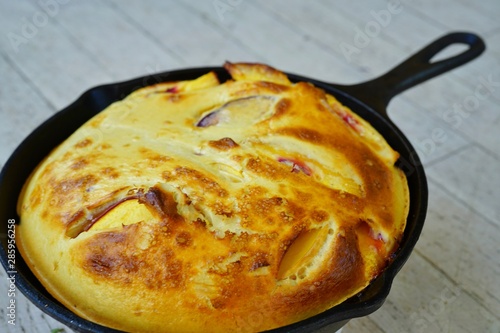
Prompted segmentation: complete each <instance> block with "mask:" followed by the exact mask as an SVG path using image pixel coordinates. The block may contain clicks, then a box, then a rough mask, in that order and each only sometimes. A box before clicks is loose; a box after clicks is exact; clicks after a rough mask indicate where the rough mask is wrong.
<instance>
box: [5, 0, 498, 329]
mask: <svg viewBox="0 0 500 333" xmlns="http://www.w3.org/2000/svg"><path fill="white" fill-rule="evenodd" d="M220 3H223V4H224V5H226V6H224V8H225V10H221V7H220V6H219V7H218V6H217V4H220ZM391 6H392V7H391ZM394 6H396V7H394ZM391 8H392V9H393V12H389V9H391ZM387 13H390V14H387ZM499 13H500V2H499V1H497V0H488V1H481V2H471V1H467V0H443V1H438V2H437V1H431V0H413V1H410V0H403V1H400V2H398V1H383V0H377V1H372V0H359V1H336V2H334V1H328V0H321V1H317V2H306V1H299V0H279V1H264V0H259V1H229V0H220V1H184V2H180V1H160V0H156V1H121V0H107V1H97V0H92V1H74V0H31V1H9V0H0V29H1V31H2V37H1V38H0V119H1V120H0V166H3V165H4V164H5V162H6V161H7V159H8V157H9V156H10V154H11V153H12V152H13V150H14V149H15V147H17V145H18V144H19V143H20V142H21V141H22V140H23V138H24V137H26V136H27V135H28V134H29V133H30V132H31V131H32V130H33V129H34V128H36V126H38V125H39V124H40V123H41V122H42V121H43V120H45V119H46V118H48V117H49V116H50V115H52V114H54V113H55V112H57V111H58V110H60V109H61V108H63V107H64V106H66V105H68V104H69V103H71V102H72V101H73V100H75V99H76V98H77V97H78V96H79V95H80V94H81V93H83V92H84V91H85V90H87V89H89V88H91V87H93V86H96V85H99V84H103V83H109V82H114V81H117V80H125V79H128V78H133V77H136V76H142V75H148V74H154V73H156V72H160V71H164V70H169V69H175V68H181V67H201V66H212V65H220V64H222V63H223V62H224V61H225V60H230V61H259V62H266V63H268V64H270V65H273V66H276V67H278V68H279V69H282V70H285V71H289V72H294V73H297V74H302V75H305V76H310V77H316V78H318V79H321V80H325V81H329V82H336V83H356V82H362V81H365V80H368V79H370V78H373V77H375V76H377V75H380V74H382V73H384V72H386V71H387V70H389V69H390V68H391V67H393V66H394V65H396V64H397V63H399V62H400V61H402V60H404V59H405V58H406V57H407V56H409V55H410V54H411V53H413V52H416V51H418V49H419V48H421V47H422V46H424V45H426V44H427V43H429V42H431V41H432V40H433V39H435V38H437V37H438V36H441V35H443V34H445V33H448V32H450V31H456V30H461V31H463V30H470V31H473V32H477V33H479V34H480V35H481V36H482V37H483V38H484V39H485V41H486V43H487V51H486V53H485V54H484V55H483V56H481V57H480V58H479V59H477V60H475V61H474V62H472V63H470V64H467V65H465V66H463V67H461V68H458V69H456V70H454V71H452V72H450V73H446V74H445V75H443V76H440V77H438V78H435V79H433V80H430V81H429V82H426V83H425V84H421V85H419V86H418V87H415V88H413V89H411V90H409V91H407V92H404V93H402V94H401V95H399V96H397V97H395V98H394V100H393V101H391V104H390V105H389V108H388V111H389V114H390V116H391V118H392V119H393V120H394V122H395V123H396V124H397V125H398V126H399V127H400V128H401V129H402V130H403V131H404V132H405V133H406V134H407V136H408V138H409V139H410V141H412V143H413V145H414V146H415V148H416V149H417V150H418V151H419V154H420V156H421V157H422V161H423V163H424V166H425V167H426V170H427V174H428V178H429V190H430V197H429V210H428V217H427V220H426V225H425V227H424V231H423V233H422V236H421V238H420V240H419V243H418V244H417V246H416V249H415V251H414V253H413V254H412V256H411V258H410V259H409V261H408V263H407V264H406V265H405V266H404V268H403V269H402V271H401V272H400V273H399V274H398V276H397V278H396V280H395V282H394V285H393V288H392V290H391V293H390V295H389V297H388V299H387V301H386V303H385V304H384V306H383V307H382V308H381V309H380V310H378V311H376V312H375V313H374V314H372V315H370V316H367V317H364V318H358V319H353V320H352V321H351V322H349V323H348V324H347V325H346V326H345V327H344V329H343V332H344V333H354V332H356V333H365V332H366V333H368V332H377V333H384V332H385V333H391V332H487V333H498V332H500V279H499V276H500V245H499V243H500V210H499V208H498V207H499V206H498V202H500V172H499V171H500V145H499V142H500V130H499V128H500V110H499V109H500V108H499V106H500V93H499V92H500V69H499V68H500V66H499V65H500V21H499V20H498V14H499ZM384 15H385V16H384ZM367 29H372V30H367ZM362 34H364V35H368V37H366V36H365V40H364V43H360V42H363V38H362V37H360V36H361V35H362ZM346 45H350V46H353V47H355V48H356V52H354V53H346V50H345V46H346ZM450 52H453V49H451V50H450V51H449V52H448V53H446V54H448V55H449V54H451V53H450ZM454 52H459V51H457V50H456V49H455V51H454ZM478 92H479V93H478ZM481 93H482V94H481ZM460 110H461V111H460ZM0 223H6V221H0ZM3 237H5V236H3ZM8 292H9V282H8V279H7V275H6V273H5V271H4V270H0V295H1V296H0V332H12V333H18V332H33V333H42V332H43V333H47V332H50V330H51V329H57V328H64V329H65V332H71V330H70V329H68V328H67V327H65V326H64V325H63V324H61V323H59V322H57V321H56V320H54V319H52V318H51V317H50V316H48V315H46V314H45V313H44V312H43V311H41V310H39V309H38V308H36V307H35V306H33V305H32V304H31V303H30V302H29V301H27V300H26V298H25V297H24V296H23V295H22V294H21V293H20V292H19V291H17V293H16V295H15V300H16V305H17V307H16V325H15V326H13V325H10V324H8V322H7V321H8V317H7V314H8V309H7V305H8V302H9V299H10V297H9V296H8Z"/></svg>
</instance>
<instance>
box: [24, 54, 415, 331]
mask: <svg viewBox="0 0 500 333" xmlns="http://www.w3.org/2000/svg"><path fill="white" fill-rule="evenodd" d="M225 68H226V69H227V70H228V71H229V73H230V74H231V75H232V77H233V79H234V80H230V81H228V82H226V83H224V84H219V83H218V82H217V79H216V77H215V75H214V74H213V73H209V74H207V75H205V76H202V77H200V78H199V79H196V80H192V81H181V82H170V83H162V84H158V85H154V86H151V87H146V88H143V89H140V90H138V91H136V92H134V93H133V94H131V95H130V96H129V97H127V98H126V99H125V100H123V101H121V102H117V103H115V104H113V105H111V106H110V107H109V108H107V109H106V110H105V111H103V112H101V113H100V114H98V115H97V116H95V117H94V118H93V119H91V120H90V121H89V122H87V123H86V124H85V125H84V126H82V127H81V128H80V129H79V130H77V131H76V132H75V133H74V134H73V135H72V136H71V137H70V138H69V139H68V140H67V141H65V142H64V143H63V144H61V145H60V146H59V147H58V148H57V149H55V150H54V151H53V152H52V153H51V154H50V156H48V157H47V158H46V159H45V160H44V161H43V162H42V163H41V164H40V166H39V167H38V168H37V170H35V172H34V173H33V175H32V176H31V177H30V179H29V181H28V182H27V183H26V185H25V189H24V191H23V194H22V196H21V197H20V203H19V213H20V216H21V224H20V225H19V228H18V237H19V240H18V243H19V246H20V250H21V253H22V254H23V256H24V258H25V259H26V261H27V263H28V265H29V266H30V267H31V268H32V270H33V271H34V273H35V274H36V275H37V276H38V278H39V279H40V280H41V281H42V283H43V284H44V285H45V286H46V287H47V289H48V290H49V291H50V292H51V293H52V294H53V295H54V296H55V297H56V298H57V299H59V300H60V301H61V302H62V303H63V304H65V305H66V306H67V307H68V308H70V309H72V310H73V311H74V312H75V313H77V314H79V315H81V316H83V317H84V318H88V319H89V320H92V321H95V322H98V323H100V324H103V325H107V326H110V327H114V328H119V329H122V330H127V331H137V332H182V331H186V332H188V331H203V332H217V331H220V332H226V331H249V332H251V331H261V330H265V329H270V328H274V327H278V326H283V325H286V324H290V323H292V322H296V321H299V320H301V319H304V318H307V317H309V316H312V315H314V314H317V313H319V312H321V311H324V310H326V309H328V308H330V307H332V306H334V305H336V304H338V303H340V302H342V301H344V300H345V299H347V298H349V297H351V296H352V295H354V294H356V293H358V292H359V291H361V290H362V289H363V288H365V287H366V286H367V285H368V284H369V283H370V281H371V280H372V279H373V278H374V277H375V276H377V275H378V274H379V273H380V272H381V270H382V269H383V268H384V267H385V265H386V264H387V261H388V260H389V258H390V256H391V254H392V253H393V252H394V251H395V249H396V248H397V244H398V242H399V240H400V238H401V235H402V232H403V230H404V226H405V221H406V215H407V211H408V200H409V199H408V189H407V185H406V179H405V176H404V174H403V173H402V172H401V171H400V170H399V169H397V168H396V167H395V166H394V163H395V161H396V160H397V158H398V154H397V153H396V152H394V151H393V150H392V149H391V148H390V147H389V146H388V145H387V143H386V142H385V140H384V139H383V138H382V137H381V136H380V134H379V133H377V132H376V131H375V130H374V129H373V128H372V127H371V126H370V125H369V124H368V123H366V122H365V121H364V120H363V119H361V118H359V117H358V116H357V115H356V114H354V113H352V112H351V111H350V110H349V109H347V108H345V107H344V106H342V105H341V104H340V103H338V101H336V100H335V98H333V97H332V96H330V95H327V94H325V92H324V91H322V90H320V89H318V88H315V87H314V86H312V85H311V84H309V83H304V82H299V83H295V84H292V83H291V82H290V81H289V80H288V78H287V77H286V75H285V74H283V73H281V72H279V71H277V70H276V69H273V68H271V67H269V66H266V65H261V64H230V63H226V64H225Z"/></svg>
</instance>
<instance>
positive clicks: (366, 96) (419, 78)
mask: <svg viewBox="0 0 500 333" xmlns="http://www.w3.org/2000/svg"><path fill="white" fill-rule="evenodd" d="M457 44H459V45H465V46H466V47H467V48H466V50H465V51H463V52H461V53H459V54H456V55H452V56H450V57H447V58H445V59H442V58H441V57H439V58H438V57H437V55H438V54H439V53H441V52H442V51H443V50H445V49H447V48H448V47H450V46H456V45H457ZM485 49H486V45H485V43H484V41H483V40H482V38H481V37H479V36H478V35H476V34H474V33H470V32H453V33H449V34H447V35H444V36H442V37H440V38H438V39H436V40H435V41H433V42H432V43H430V44H428V45H427V46H425V47H424V48H422V49H421V50H420V51H418V52H417V53H415V54H413V55H412V56H410V57H409V58H408V59H406V60H405V61H403V62H402V63H400V64H399V65H397V66H396V67H394V68H393V69H391V70H389V71H388V72H387V73H385V74H383V75H381V76H379V77H377V78H375V79H372V80H369V81H366V82H363V83H359V84H355V85H337V84H329V85H330V86H333V87H334V88H336V89H339V90H342V91H344V92H346V93H348V94H350V95H351V96H352V97H355V98H357V99H359V100H360V101H362V102H364V103H365V104H366V105H368V106H369V107H371V108H373V109H374V110H375V111H377V112H378V113H380V114H381V115H382V116H384V117H385V118H388V116H387V110H386V109H387V105H388V104H389V102H390V100H391V99H392V98H393V97H394V96H396V95H398V94H399V93H401V92H403V91H405V90H407V89H409V88H412V87H414V86H416V85H417V84H420V83H422V82H424V81H427V80H429V79H431V78H433V77H436V76H438V75H440V74H443V73H445V72H448V71H450V70H452V69H454V68H456V67H459V66H461V65H463V64H465V63H467V62H469V61H471V60H473V59H475V58H477V57H478V56H479V55H480V54H481V53H483V51H484V50H485ZM435 59H436V60H435Z"/></svg>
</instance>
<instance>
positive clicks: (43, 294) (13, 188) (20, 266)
mask: <svg viewBox="0 0 500 333" xmlns="http://www.w3.org/2000/svg"><path fill="white" fill-rule="evenodd" d="M453 44H465V45H467V46H468V48H467V49H466V50H465V51H463V52H462V53H460V54H458V55H455V56H452V57H449V58H447V59H445V60H440V61H436V62H432V58H433V57H434V56H435V55H436V54H438V53H439V52H440V51H442V50H443V49H445V48H446V47H448V46H450V45H453ZM484 49H485V45H484V42H483V41H482V40H481V38H480V37H478V36H476V35H474V34H471V33H464V32H457V33H451V34H448V35H445V36H443V37H441V38H439V39H437V40H436V41H434V42H432V43H431V44H429V45H428V46H426V47H425V48H423V49H422V50H421V51H419V52H418V53H416V54H414V55H413V56H411V57H410V58H408V59H407V60H406V61H404V62H403V63H401V64H400V65H398V66H397V67H395V68H393V69H392V70H390V71H389V72H387V73H386V74H384V75H382V76H380V77H378V78H376V79H374V80H371V81H367V82H364V83H360V84H356V85H351V86H343V85H337V84H330V83H325V82H321V81H318V80H314V79H310V78H307V77H302V76H299V75H293V74H288V76H289V78H290V79H291V80H292V81H309V82H311V83H313V84H314V85H316V86H318V87H321V88H323V89H324V90H326V91H327V92H328V93H331V94H332V95H334V96H335V97H336V98H337V99H338V100H340V102H342V103H343V104H344V105H346V106H348V107H349V108H351V109H352V110H353V111H354V112H356V113H357V114H359V115H360V116H361V117H363V118H364V119H365V120H367V121H368V122H370V123H371V124H372V125H373V126H374V127H375V128H376V129H377V130H378V131H379V132H380V133H381V134H382V135H383V136H384V137H385V139H386V140H387V141H388V143H389V144H390V145H391V146H392V147H393V148H394V149H395V150H396V151H398V152H399V153H400V155H401V157H400V159H399V161H398V164H399V166H400V168H401V169H402V170H403V171H404V172H405V173H406V176H407V179H408V186H409V189H410V210H409V215H408V220H407V227H406V230H405V233H404V236H403V239H402V241H401V245H400V248H399V249H398V251H397V253H396V254H395V256H394V259H393V261H392V262H391V263H390V265H389V266H388V267H387V269H386V270H385V271H384V272H383V273H382V274H381V275H380V276H378V277H377V278H376V279H375V280H374V281H373V282H372V283H371V284H370V285H369V286H368V287H367V288H366V289H365V290H364V291H363V292H361V293H360V294H358V295H356V296H354V297H352V298H350V299H349V300H347V301H345V302H344V303H342V304H340V305H338V306H336V307H334V308H332V309H330V310H328V311H325V312H324V313H321V314H319V315H316V316H314V317H312V318H309V319H306V320H303V321H301V322H298V323H295V324H292V325H288V326H286V327H282V328H279V329H274V330H271V331H270V332H311V331H316V330H319V329H321V328H323V327H326V326H328V328H329V331H334V330H337V329H339V328H341V327H342V326H343V325H345V324H346V323H347V321H348V320H349V319H351V318H356V317H361V316H366V315H368V314H370V313H372V312H374V311H375V310H377V309H378V308H380V307H381V306H382V304H383V303H384V301H385V299H386V297H387V295H388V293H389V290H390V287H391V284H392V281H393V279H394V277H395V275H396V274H397V273H398V272H399V270H400V269H401V267H402V265H403V264H404V263H405V262H406V260H407V259H408V257H409V256H410V253H411V251H412V249H413V247H414V246H415V243H416V242H417V240H418V238H419V236H420V232H421V230H422V227H423V223H424V219H425V215H426V210H427V182H426V178H425V174H424V170H423V168H422V164H421V162H420V160H419V158H418V156H417V154H416V153H415V150H414V149H413V147H412V146H411V144H410V142H409V141H408V139H406V137H405V136H404V135H403V133H401V131H400V130H399V129H398V128H397V127H396V126H395V125H394V124H393V123H392V122H391V120H390V119H389V118H388V116H387V111H386V107H387V105H388V103H389V101H390V100H391V98H392V97H394V96H395V95H397V94H399V93H400V92H402V91H404V90H406V89H408V88H411V87H413V86H415V85H416V84H419V83H421V82H423V81H425V80H428V79H430V78H432V77H434V76H437V75H439V74H442V73H444V72H447V71H449V70H451V69H453V68H455V67H458V66H460V65H462V64H465V63H466V62H468V61H470V60H472V59H474V58H476V57H477V56H479V55H480V54H481V53H482V52H483V51H484ZM209 71H215V72H216V73H217V75H218V76H219V78H220V79H221V80H226V79H228V78H229V76H228V74H227V73H226V71H225V70H224V69H223V68H221V67H213V68H212V67H210V68H192V69H183V70H176V71H171V72H165V73H159V74H155V75H149V76H145V77H141V78H137V79H134V80H131V81H127V82H122V83H116V84H108V85H103V86H99V87H96V88H92V89H90V90H88V91H87V92H85V93H84V94H83V95H82V96H80V98H78V99H77V100H76V101H75V102H74V103H73V104H71V105H70V106H68V107H67V108H65V109H63V110H62V111H60V112H59V113H57V114H55V115H54V116H53V117H51V118H50V119H48V120H47V121H46V122H44V123H43V124H42V125H41V126H39V127H38V128H37V129H36V130H35V131H33V133H31V134H30V135H29V136H28V137H27V138H26V139H25V140H24V141H23V142H22V143H21V145H20V146H19V147H18V148H17V149H16V150H15V151H14V153H13V154H12V156H11V157H10V159H9V160H8V161H7V163H6V164H5V166H4V168H3V170H2V172H1V174H0V234H1V235H2V237H0V238H1V239H0V240H1V243H2V246H1V247H0V259H1V262H2V264H3V266H4V268H5V270H6V271H7V273H8V274H9V275H11V274H14V275H15V282H16V286H17V288H18V289H19V290H20V291H21V292H23V293H24V295H25V296H26V297H27V298H28V299H30V300H31V301H32V302H33V303H34V304H35V305H36V306H38V307H39V308H40V309H41V310H42V311H44V312H46V313H47V314H49V315H50V316H52V317H54V318H55V319H57V320H59V321H61V322H62V323H64V324H65V325H67V326H69V327H70V328H72V329H74V330H76V331H78V332H118V331H116V330H113V329H109V328H106V327H103V326H100V325H97V324H94V323H92V322H89V321H87V320H84V319H82V318H80V317H78V316H76V315H75V314H73V313H72V312H71V311H69V310H68V309H66V308H65V307H64V306H63V305H61V304H60V303H59V302H58V301H56V300H55V299H54V298H53V297H52V296H50V294H48V293H47V291H46V290H45V288H44V287H43V286H42V285H41V284H40V282H39V281H38V280H37V279H36V278H35V276H34V275H33V274H32V273H31V271H30V269H29V268H28V267H27V265H26V263H25V262H24V261H23V259H22V257H21V256H20V254H19V253H17V252H16V254H15V265H14V267H12V266H10V264H13V262H12V261H9V258H8V255H7V253H8V243H9V242H8V240H9V238H8V237H6V236H5V235H7V233H8V232H7V231H8V229H9V228H8V227H9V223H8V221H9V219H15V221H16V223H19V217H18V215H17V214H16V202H17V199H18V195H19V193H20V190H21V187H22V185H23V183H24V182H25V180H26V179H27V178H28V176H29V174H30V173H31V171H32V170H33V169H34V168H35V167H36V166H37V165H38V163H39V162H41V160H42V159H43V158H44V157H45V156H46V155H47V154H49V152H50V151H51V150H52V149H53V148H54V147H56V146H57V145H58V144H59V143H61V142H62V141H63V140H65V139H66V138H67V137H68V136H69V135H70V134H72V133H73V132H74V131H75V130H76V129H77V128H78V127H80V126H81V125H82V124H83V123H84V122H85V121H86V120H88V119H89V118H91V117H92V116H94V115H95V114H96V113H98V112H99V111H101V110H103V109H104V108H105V107H106V106H108V105H109V104H111V103H112V102H114V101H117V100H120V99H122V98H124V97H125V96H127V95H128V94H129V93H131V92H132V91H134V90H136V89H138V88H140V87H143V86H146V85H150V84H154V83H158V82H162V81H176V80H188V79H194V78H196V77H198V76H200V75H202V74H204V73H207V72H209ZM11 258H12V256H11ZM13 271H14V273H13ZM75 288H77V286H75ZM251 319H252V318H249V320H251Z"/></svg>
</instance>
